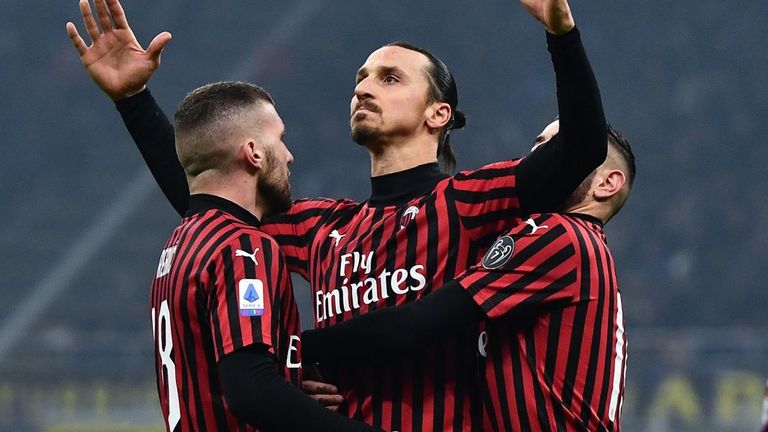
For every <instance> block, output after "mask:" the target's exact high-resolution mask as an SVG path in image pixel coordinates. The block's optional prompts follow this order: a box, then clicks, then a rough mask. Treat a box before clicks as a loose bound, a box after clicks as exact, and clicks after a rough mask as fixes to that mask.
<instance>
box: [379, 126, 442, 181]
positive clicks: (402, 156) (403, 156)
mask: <svg viewBox="0 0 768 432" xmlns="http://www.w3.org/2000/svg"><path fill="white" fill-rule="evenodd" d="M366 147H367V148H368V153H369V154H370V156H371V177H379V176H383V175H387V174H392V173H396V172H400V171H405V170H408V169H411V168H414V167H417V166H419V165H424V164H428V163H433V162H436V161H437V141H436V140H435V137H434V136H431V135H425V136H422V137H416V138H414V137H408V138H402V139H394V140H389V141H386V142H377V143H373V144H368V145H367V146H366Z"/></svg>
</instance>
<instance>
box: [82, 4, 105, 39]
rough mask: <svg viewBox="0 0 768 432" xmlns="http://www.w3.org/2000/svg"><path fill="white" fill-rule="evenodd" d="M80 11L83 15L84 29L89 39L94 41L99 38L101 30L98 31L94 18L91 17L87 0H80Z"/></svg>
mask: <svg viewBox="0 0 768 432" xmlns="http://www.w3.org/2000/svg"><path fill="white" fill-rule="evenodd" d="M80 13H81V14H82V15H83V22H84V23H85V31H87V32H88V36H90V37H91V41H93V42H96V41H97V40H98V39H99V36H101V32H100V31H99V26H98V25H96V19H94V18H93V13H92V12H91V5H90V4H89V3H88V0H80Z"/></svg>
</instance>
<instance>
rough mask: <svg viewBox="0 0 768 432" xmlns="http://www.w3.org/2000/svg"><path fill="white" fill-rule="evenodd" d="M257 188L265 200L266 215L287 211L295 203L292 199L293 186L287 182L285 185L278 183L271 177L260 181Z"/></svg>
mask: <svg viewBox="0 0 768 432" xmlns="http://www.w3.org/2000/svg"><path fill="white" fill-rule="evenodd" d="M257 189H258V191H259V194H260V195H261V198H262V200H263V201H264V206H265V207H266V208H265V209H264V215H265V216H268V215H274V214H279V213H285V212H287V211H288V210H289V209H290V208H291V205H292V204H293V201H292V200H291V188H290V186H289V185H288V182H286V183H285V184H284V185H280V184H276V183H275V182H274V181H273V179H272V178H271V177H269V178H265V179H264V180H262V181H260V182H259V183H258V186H257Z"/></svg>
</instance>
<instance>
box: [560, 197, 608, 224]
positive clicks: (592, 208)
mask: <svg viewBox="0 0 768 432" xmlns="http://www.w3.org/2000/svg"><path fill="white" fill-rule="evenodd" d="M607 204H608V203H601V202H596V201H582V202H580V203H577V204H574V205H572V206H570V207H568V208H566V209H565V210H564V212H565V213H580V214H585V215H590V216H592V217H596V218H598V219H600V220H601V221H602V222H603V224H605V223H606V222H608V219H610V218H611V214H610V208H608V205H607Z"/></svg>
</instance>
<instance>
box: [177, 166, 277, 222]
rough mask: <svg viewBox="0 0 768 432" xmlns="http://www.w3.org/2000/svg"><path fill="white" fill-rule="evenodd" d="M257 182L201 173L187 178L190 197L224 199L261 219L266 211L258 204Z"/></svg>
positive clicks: (243, 178)
mask: <svg viewBox="0 0 768 432" xmlns="http://www.w3.org/2000/svg"><path fill="white" fill-rule="evenodd" d="M255 181H256V180H255V179H252V178H250V177H244V176H236V175H230V176H224V175H215V174H208V175H206V173H201V174H200V175H198V176H196V177H195V178H190V177H187V182H188V183H189V193H190V195H195V194H207V195H214V196H218V197H221V198H224V199H226V200H229V201H232V202H233V203H235V204H237V205H239V206H240V207H242V208H244V209H245V210H248V212H249V213H251V214H252V215H254V216H256V218H258V219H261V217H262V215H263V214H264V209H263V206H261V205H259V203H258V202H257V197H256V183H255Z"/></svg>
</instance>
